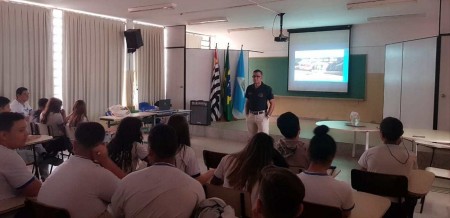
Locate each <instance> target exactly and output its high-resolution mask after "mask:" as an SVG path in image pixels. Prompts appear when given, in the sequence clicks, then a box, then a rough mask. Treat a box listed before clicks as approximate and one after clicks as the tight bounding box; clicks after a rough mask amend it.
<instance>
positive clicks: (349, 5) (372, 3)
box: [347, 0, 417, 10]
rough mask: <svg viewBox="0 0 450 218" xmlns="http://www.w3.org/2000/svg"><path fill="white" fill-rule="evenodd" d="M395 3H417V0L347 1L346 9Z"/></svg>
mask: <svg viewBox="0 0 450 218" xmlns="http://www.w3.org/2000/svg"><path fill="white" fill-rule="evenodd" d="M397 3H417V0H367V1H361V2H351V3H347V10H353V9H362V8H374V7H383V6H388V5H391V4H397Z"/></svg>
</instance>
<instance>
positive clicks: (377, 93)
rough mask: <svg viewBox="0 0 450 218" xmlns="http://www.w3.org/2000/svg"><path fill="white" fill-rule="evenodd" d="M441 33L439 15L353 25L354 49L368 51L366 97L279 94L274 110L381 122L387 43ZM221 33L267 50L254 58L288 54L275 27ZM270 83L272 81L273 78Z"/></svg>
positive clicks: (233, 43) (238, 42)
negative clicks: (353, 116) (355, 115)
mask: <svg viewBox="0 0 450 218" xmlns="http://www.w3.org/2000/svg"><path fill="white" fill-rule="evenodd" d="M438 33H439V22H438V19H437V17H436V16H430V17H428V16H427V17H425V18H408V19H405V20H393V21H386V22H374V23H368V24H358V25H353V28H352V39H351V53H352V54H367V82H366V83H367V84H366V98H365V100H364V101H361V100H337V99H319V98H303V97H283V96H276V97H275V103H276V107H275V111H274V114H275V115H279V114H281V113H283V112H285V111H293V112H294V113H295V114H297V115H298V116H300V117H305V118H314V119H341V120H346V119H349V118H348V117H349V114H350V112H352V111H357V112H358V113H359V114H360V116H361V120H362V121H364V122H372V121H373V122H380V121H381V119H382V118H383V90H384V60H385V45H386V44H390V43H395V42H401V41H406V40H412V39H418V38H425V37H430V36H436V35H437V34H438ZM221 37H222V38H226V39H228V40H229V42H230V47H231V48H234V46H238V47H240V45H241V44H243V45H244V48H245V49H248V50H254V51H259V52H263V53H259V52H250V54H249V56H250V58H252V57H280V56H287V55H288V44H287V43H278V42H274V41H273V36H272V33H271V30H257V31H247V32H236V33H231V34H227V35H226V36H217V37H216V38H218V39H220V38H221ZM219 45H220V43H219ZM251 70H252V69H249V71H251ZM267 83H268V84H269V85H270V81H267Z"/></svg>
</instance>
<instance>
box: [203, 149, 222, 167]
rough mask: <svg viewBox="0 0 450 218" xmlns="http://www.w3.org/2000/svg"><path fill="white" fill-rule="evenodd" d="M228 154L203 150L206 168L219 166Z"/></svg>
mask: <svg viewBox="0 0 450 218" xmlns="http://www.w3.org/2000/svg"><path fill="white" fill-rule="evenodd" d="M225 155H227V154H226V153H220V152H215V151H208V150H203V161H204V162H205V165H206V168H207V169H208V170H209V168H214V169H215V168H217V166H219V163H220V161H221V160H222V158H223V157H224V156H225Z"/></svg>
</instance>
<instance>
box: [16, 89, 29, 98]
mask: <svg viewBox="0 0 450 218" xmlns="http://www.w3.org/2000/svg"><path fill="white" fill-rule="evenodd" d="M25 91H28V89H27V88H25V87H19V88H17V89H16V96H19V95H21V94H22V93H23V92H25Z"/></svg>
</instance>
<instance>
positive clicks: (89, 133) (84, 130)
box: [75, 122, 105, 149]
mask: <svg viewBox="0 0 450 218" xmlns="http://www.w3.org/2000/svg"><path fill="white" fill-rule="evenodd" d="M104 139H105V128H103V126H102V125H101V124H100V123H96V122H84V123H80V124H79V125H78V127H77V129H76V130H75V140H76V141H77V142H78V144H79V145H81V146H82V147H84V148H87V149H91V148H94V147H95V146H97V145H98V144H100V143H102V142H103V140H104Z"/></svg>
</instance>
